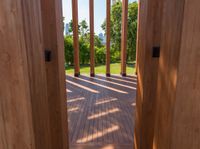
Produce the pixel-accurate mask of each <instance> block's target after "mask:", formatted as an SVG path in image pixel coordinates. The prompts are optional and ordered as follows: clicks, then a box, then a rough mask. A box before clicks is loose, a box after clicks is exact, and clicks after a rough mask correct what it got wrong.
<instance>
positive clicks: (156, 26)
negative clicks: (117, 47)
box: [135, 0, 162, 149]
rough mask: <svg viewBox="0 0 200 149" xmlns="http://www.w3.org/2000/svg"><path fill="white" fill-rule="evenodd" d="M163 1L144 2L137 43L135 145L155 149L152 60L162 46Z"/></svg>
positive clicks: (155, 65) (154, 63) (154, 68)
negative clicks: (153, 146)
mask: <svg viewBox="0 0 200 149" xmlns="http://www.w3.org/2000/svg"><path fill="white" fill-rule="evenodd" d="M161 20H162V1H161V0H153V1H146V0H140V3H139V25H138V39H137V40H138V41H137V74H138V91H137V112H136V130H135V137H136V138H135V139H136V142H135V146H137V148H140V149H147V148H152V144H153V136H154V119H155V109H156V93H157V92H156V91H157V90H156V88H157V73H158V62H159V59H158V58H153V57H152V50H153V47H159V46H160V34H161Z"/></svg>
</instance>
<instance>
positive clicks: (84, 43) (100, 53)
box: [64, 2, 138, 65]
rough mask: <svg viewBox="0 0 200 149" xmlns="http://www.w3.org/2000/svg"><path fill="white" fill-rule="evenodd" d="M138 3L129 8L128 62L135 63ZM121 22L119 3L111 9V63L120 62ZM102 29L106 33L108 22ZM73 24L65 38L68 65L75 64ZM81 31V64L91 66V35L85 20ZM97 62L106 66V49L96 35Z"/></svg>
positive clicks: (70, 25)
mask: <svg viewBox="0 0 200 149" xmlns="http://www.w3.org/2000/svg"><path fill="white" fill-rule="evenodd" d="M137 13H138V4H137V2H133V3H129V6H128V35H127V36H128V38H127V39H128V42H127V61H135V57H136V37H137ZM121 22H122V3H121V2H117V3H116V4H115V5H113V6H112V9H111V51H110V52H111V63H115V62H119V61H120V49H121ZM101 27H102V29H103V30H104V31H106V22H105V21H104V23H103V24H102V26H101ZM72 29H73V24H72V21H70V23H69V32H70V35H68V36H66V37H65V40H64V42H65V60H66V64H67V65H73V63H74V58H73V56H74V49H73V37H72ZM78 30H79V50H80V53H79V54H80V64H84V65H85V64H89V63H90V62H89V60H90V33H89V27H88V24H87V22H86V21H85V20H83V21H81V22H80V23H79V26H78ZM94 42H95V62H96V64H105V61H106V48H105V45H102V41H101V39H99V37H98V36H96V35H95V41H94Z"/></svg>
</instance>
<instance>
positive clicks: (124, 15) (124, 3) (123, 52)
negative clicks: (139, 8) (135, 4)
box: [121, 0, 128, 75]
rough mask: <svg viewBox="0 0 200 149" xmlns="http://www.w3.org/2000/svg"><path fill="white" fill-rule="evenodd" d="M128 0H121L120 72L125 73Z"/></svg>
mask: <svg viewBox="0 0 200 149" xmlns="http://www.w3.org/2000/svg"><path fill="white" fill-rule="evenodd" d="M127 28H128V0H122V34H121V74H122V75H126V54H127V49H126V48H127V32H128V31H127Z"/></svg>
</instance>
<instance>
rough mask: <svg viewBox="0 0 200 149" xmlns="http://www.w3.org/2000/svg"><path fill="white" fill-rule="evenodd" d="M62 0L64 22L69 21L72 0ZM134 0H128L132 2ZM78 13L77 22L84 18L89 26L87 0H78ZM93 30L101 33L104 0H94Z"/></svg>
mask: <svg viewBox="0 0 200 149" xmlns="http://www.w3.org/2000/svg"><path fill="white" fill-rule="evenodd" d="M62 1H63V16H64V17H65V23H69V22H70V20H71V19H72V0H62ZM133 1H136V0H129V2H133ZM78 11H79V12H78V15H79V17H78V18H79V22H80V21H82V20H86V21H87V23H88V26H89V0H78ZM94 15H95V17H94V30H95V33H96V34H97V35H98V34H99V33H103V30H102V29H101V24H102V23H103V21H104V20H105V18H106V0H94Z"/></svg>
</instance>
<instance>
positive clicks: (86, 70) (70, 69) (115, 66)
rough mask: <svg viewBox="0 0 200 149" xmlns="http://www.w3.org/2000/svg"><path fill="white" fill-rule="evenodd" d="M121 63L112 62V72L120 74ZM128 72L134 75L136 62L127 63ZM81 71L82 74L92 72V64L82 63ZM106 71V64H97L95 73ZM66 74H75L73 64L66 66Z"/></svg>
mask: <svg viewBox="0 0 200 149" xmlns="http://www.w3.org/2000/svg"><path fill="white" fill-rule="evenodd" d="M120 67H121V64H120V63H112V64H111V65H110V71H111V74H120V70H121V69H120ZM126 71H127V74H129V75H132V74H134V73H135V63H128V64H127V70H126ZM80 73H81V74H90V66H89V65H81V66H80ZM105 73H106V66H105V65H97V66H96V67H95V74H105ZM66 74H74V68H73V66H67V67H66Z"/></svg>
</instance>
